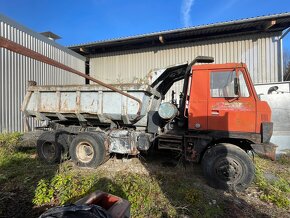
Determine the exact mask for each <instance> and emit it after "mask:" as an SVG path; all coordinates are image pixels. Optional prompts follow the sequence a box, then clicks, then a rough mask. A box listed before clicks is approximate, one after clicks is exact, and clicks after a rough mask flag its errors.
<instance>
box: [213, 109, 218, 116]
mask: <svg viewBox="0 0 290 218" xmlns="http://www.w3.org/2000/svg"><path fill="white" fill-rule="evenodd" d="M211 115H214V116H218V115H220V112H219V110H212V111H211Z"/></svg>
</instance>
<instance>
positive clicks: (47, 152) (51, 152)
mask: <svg viewBox="0 0 290 218" xmlns="http://www.w3.org/2000/svg"><path fill="white" fill-rule="evenodd" d="M55 153H56V148H55V145H54V144H53V143H52V142H45V143H44V144H43V149H42V155H43V156H44V157H45V159H47V160H52V159H53V158H54V156H55Z"/></svg>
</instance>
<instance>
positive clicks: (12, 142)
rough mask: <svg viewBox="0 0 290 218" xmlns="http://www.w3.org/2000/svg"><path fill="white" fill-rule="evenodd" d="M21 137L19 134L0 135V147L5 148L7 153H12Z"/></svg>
mask: <svg viewBox="0 0 290 218" xmlns="http://www.w3.org/2000/svg"><path fill="white" fill-rule="evenodd" d="M21 136H22V134H21V133H19V132H13V133H0V147H1V146H2V147H5V148H6V149H7V150H8V151H13V150H14V149H15V147H16V145H18V144H19V142H20V137H21Z"/></svg>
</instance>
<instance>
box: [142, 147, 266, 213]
mask: <svg viewBox="0 0 290 218" xmlns="http://www.w3.org/2000/svg"><path fill="white" fill-rule="evenodd" d="M142 164H143V165H144V166H145V167H146V169H147V170H148V172H149V175H150V177H153V178H156V180H157V181H158V185H159V186H160V189H161V191H162V193H163V194H164V195H165V196H166V198H167V199H168V201H169V202H170V204H171V205H173V206H174V208H175V209H176V215H177V216H178V217H188V216H189V217H271V216H270V215H268V214H266V213H264V212H261V211H259V210H258V209H257V208H255V207H254V206H253V205H251V204H249V203H247V202H246V201H245V200H243V199H242V198H240V197H238V196H237V195H236V194H235V193H228V192H224V191H222V190H217V189H214V188H211V187H209V186H208V185H207V184H206V181H205V178H204V177H203V173H202V169H201V165H200V164H193V163H190V162H183V161H182V160H181V158H180V155H178V154H177V153H174V152H171V151H168V152H167V151H165V152H164V151H162V152H155V153H153V154H150V156H148V157H146V159H144V160H143V161H142ZM161 217H171V215H170V214H168V211H166V210H164V211H163V212H162V216H161Z"/></svg>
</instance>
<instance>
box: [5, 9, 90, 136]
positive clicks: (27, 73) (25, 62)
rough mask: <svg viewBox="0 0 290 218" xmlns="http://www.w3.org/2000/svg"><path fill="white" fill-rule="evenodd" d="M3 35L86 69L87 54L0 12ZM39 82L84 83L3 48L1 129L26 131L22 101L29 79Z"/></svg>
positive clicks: (78, 68) (56, 59) (54, 83)
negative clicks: (58, 42)
mask: <svg viewBox="0 0 290 218" xmlns="http://www.w3.org/2000/svg"><path fill="white" fill-rule="evenodd" d="M0 36H1V37H4V38H5V39H8V40H11V41H13V42H15V43H17V44H19V45H22V46H24V47H26V48H28V49H31V50H33V51H35V52H37V53H40V54H42V55H44V56H46V57H49V58H51V59H53V60H55V61H58V62H61V63H63V64H65V65H67V66H69V67H71V68H73V69H76V70H78V71H81V72H85V60H86V59H85V58H84V57H83V56H81V55H79V54H77V53H75V52H73V51H71V50H70V49H68V48H65V47H63V46H60V45H59V44H57V43H55V42H54V41H52V40H50V39H48V38H47V37H45V36H43V35H41V34H38V33H36V32H33V31H32V30H30V29H28V28H26V27H24V26H21V25H20V24H18V23H16V22H14V21H13V20H11V19H9V18H7V17H5V16H2V15H0ZM29 80H32V81H36V82H37V84H39V85H62V84H84V83H85V81H84V79H83V78H82V77H78V76H76V75H74V74H71V73H69V72H66V71H64V70H61V69H58V68H56V67H53V66H50V65H47V64H45V63H42V62H39V61H36V60H33V59H31V58H28V57H25V56H22V55H20V54H17V53H14V52H11V51H9V50H7V49H4V48H2V47H1V48H0V132H6V131H7V132H12V131H23V117H24V115H23V114H22V113H21V112H20V107H21V103H22V101H23V98H24V95H25V93H26V88H27V86H28V81H29Z"/></svg>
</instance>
